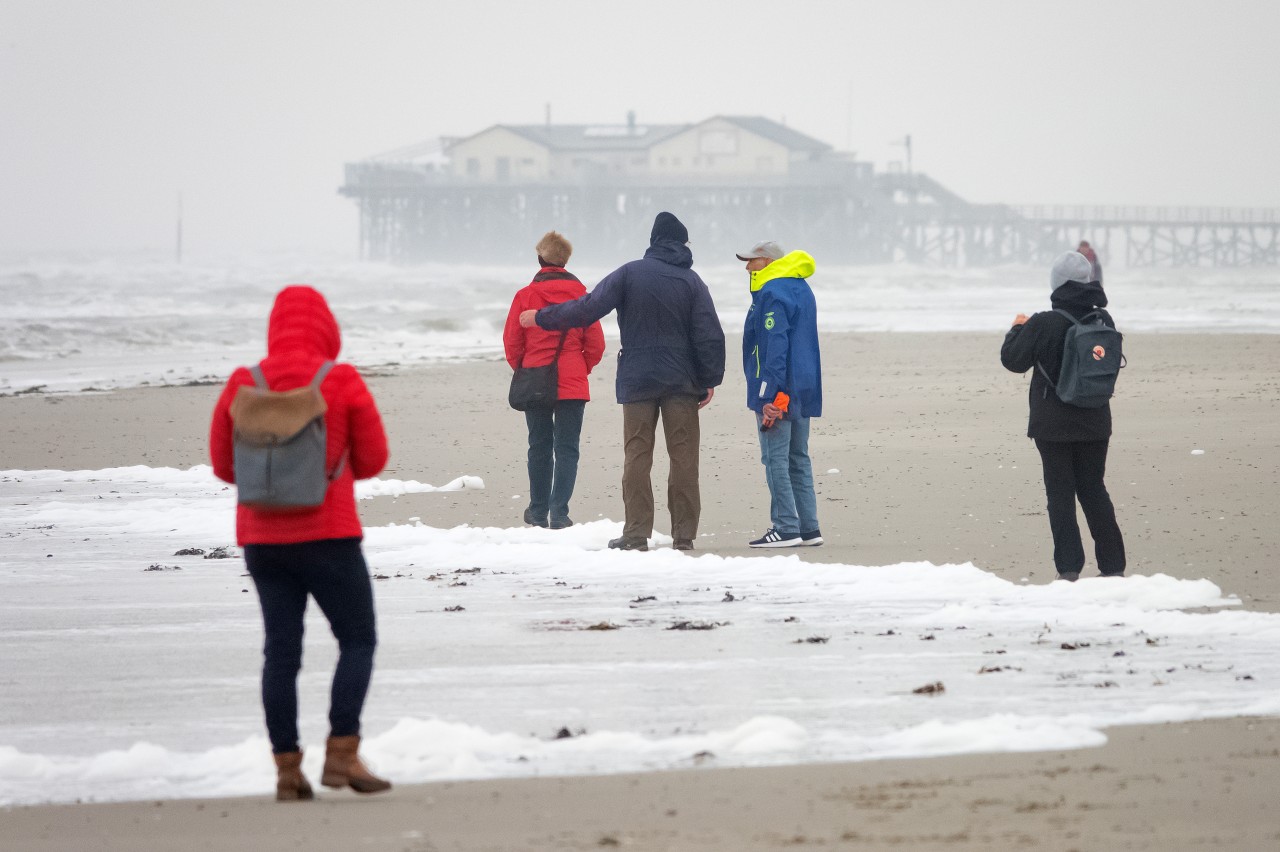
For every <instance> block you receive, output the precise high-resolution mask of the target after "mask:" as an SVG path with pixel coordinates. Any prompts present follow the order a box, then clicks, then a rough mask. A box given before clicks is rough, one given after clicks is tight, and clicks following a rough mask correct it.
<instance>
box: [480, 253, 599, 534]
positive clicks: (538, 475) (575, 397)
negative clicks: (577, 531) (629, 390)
mask: <svg viewBox="0 0 1280 852" xmlns="http://www.w3.org/2000/svg"><path fill="white" fill-rule="evenodd" d="M536 248H537V251H538V264H539V265H540V266H541V267H542V268H541V269H540V270H538V274H537V275H535V276H533V281H532V282H531V283H530V284H529V285H528V286H527V287H523V288H521V289H520V290H519V291H517V292H516V295H515V298H514V299H512V301H511V310H510V311H509V312H508V313H507V324H506V326H505V328H503V330H502V345H503V348H504V349H505V350H506V354H507V363H508V364H510V365H511V369H512V370H516V369H519V368H520V367H540V366H543V365H546V364H550V363H551V361H552V360H553V359H554V358H555V357H556V347H558V346H560V332H558V331H545V330H543V329H541V328H538V327H536V326H535V327H533V328H523V327H521V325H520V312H521V311H526V310H536V309H538V308H545V307H546V306H547V305H558V304H560V303H561V302H570V301H573V300H574V299H576V298H578V297H579V296H581V295H583V294H584V293H586V292H587V288H586V287H584V286H583V285H582V282H581V281H579V280H578V279H577V278H576V277H575V276H573V275H572V274H571V273H569V272H566V271H565V268H564V267H565V264H566V263H568V262H569V257H570V256H571V255H572V254H573V246H571V245H570V244H569V241H568V240H566V239H565V238H564V237H563V236H561V235H560V234H558V233H556V232H555V231H548V232H547V233H546V234H545V235H543V237H542V239H541V240H539V241H538V245H537V246H536ZM603 356H604V331H603V330H602V329H601V328H600V323H599V322H595V323H592V324H591V325H589V326H587V327H586V328H575V329H570V330H569V331H568V332H567V334H566V335H565V338H564V346H563V348H561V350H560V359H559V362H558V365H559V366H558V370H559V376H560V384H559V392H560V393H559V401H557V402H556V405H555V407H554V408H551V409H545V408H544V409H537V410H529V411H526V412H525V413H524V418H525V424H526V425H527V426H528V428H529V507H528V508H527V509H525V510H524V522H525V523H526V524H530V525H532V526H536V527H545V526H550V527H551V529H553V530H559V529H564V528H565V527H571V526H573V521H572V520H570V519H569V498H571V497H572V496H573V486H574V483H575V482H577V479H578V440H579V438H580V437H581V435H582V415H583V412H584V411H585V409H586V404H587V401H588V400H590V399H591V392H590V389H589V388H588V387H587V376H588V374H590V372H591V370H592V368H593V367H595V365H596V364H599V363H600V359H601V358H602V357H603Z"/></svg>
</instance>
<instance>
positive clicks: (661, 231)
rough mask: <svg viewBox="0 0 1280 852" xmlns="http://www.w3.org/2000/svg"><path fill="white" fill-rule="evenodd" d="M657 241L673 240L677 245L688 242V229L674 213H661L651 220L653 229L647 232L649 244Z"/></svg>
mask: <svg viewBox="0 0 1280 852" xmlns="http://www.w3.org/2000/svg"><path fill="white" fill-rule="evenodd" d="M658 240H675V241H676V242H678V243H687V242H689V229H688V228H686V227H685V226H684V222H681V221H680V220H679V219H677V218H676V217H675V214H674V213H668V212H667V211H665V210H664V211H662V212H661V213H659V214H658V215H657V216H655V217H654V219H653V229H652V230H651V231H650V232H649V244H650V245H653V244H654V243H657V242H658Z"/></svg>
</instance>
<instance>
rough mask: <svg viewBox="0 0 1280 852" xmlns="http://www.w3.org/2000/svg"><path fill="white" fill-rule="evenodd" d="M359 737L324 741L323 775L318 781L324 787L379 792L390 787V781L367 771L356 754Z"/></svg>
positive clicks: (330, 738) (353, 736)
mask: <svg viewBox="0 0 1280 852" xmlns="http://www.w3.org/2000/svg"><path fill="white" fill-rule="evenodd" d="M359 750H360V737H359V735H355V734H353V735H352V736H348V737H329V739H328V740H327V741H326V742H325V754H324V775H323V776H322V777H321V778H320V783H321V784H323V785H324V786H326V787H350V788H351V789H352V790H355V791H356V792H357V793H381V792H382V791H383V790H390V789H391V782H390V781H387V780H386V779H385V778H379V777H378V776H376V775H374V774H373V773H372V772H370V771H369V767H367V766H365V765H364V762H363V761H361V760H360V755H359V754H357V752H359Z"/></svg>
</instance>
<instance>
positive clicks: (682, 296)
mask: <svg viewBox="0 0 1280 852" xmlns="http://www.w3.org/2000/svg"><path fill="white" fill-rule="evenodd" d="M692 267H693V253H692V252H690V251H689V247H688V246H686V245H684V244H683V243H681V242H679V241H677V240H675V239H671V238H667V237H663V236H655V237H654V239H653V240H652V242H651V244H650V246H649V250H648V251H646V252H645V253H644V257H643V258H641V259H640V260H633V261H631V262H630V263H627V264H624V265H622V266H620V267H619V268H618V269H616V270H614V271H613V272H611V273H609V274H608V275H606V276H605V277H604V279H603V280H601V282H600V283H599V284H597V285H596V286H595V289H593V290H592V291H591V292H590V293H588V294H586V295H585V296H582V297H580V298H578V299H575V300H573V301H571V302H563V303H561V304H559V305H551V306H548V307H545V308H543V309H542V310H540V311H538V315H537V319H538V325H539V326H540V327H541V328H545V329H547V330H548V331H563V330H564V329H568V328H582V327H584V326H589V325H591V324H592V323H593V322H596V321H597V320H599V319H600V318H601V317H603V316H604V315H605V314H607V313H609V312H610V311H614V310H616V311H617V312H618V331H619V333H620V335H621V338H622V340H621V343H622V348H621V349H620V350H619V352H618V378H617V393H618V402H619V403H620V404H625V403H628V402H643V401H645V400H651V399H661V398H662V397H665V396H672V395H676V394H688V395H690V396H696V397H702V396H703V395H705V393H706V390H707V388H713V387H716V386H718V385H719V384H720V383H721V382H722V381H724V357H725V355H724V330H723V329H721V327H720V318H719V317H718V316H717V315H716V307H715V304H714V303H713V302H712V301H711V292H710V291H709V290H708V289H707V285H706V284H705V283H703V280H702V279H701V278H700V277H699V276H698V273H696V272H694V271H693V269H692Z"/></svg>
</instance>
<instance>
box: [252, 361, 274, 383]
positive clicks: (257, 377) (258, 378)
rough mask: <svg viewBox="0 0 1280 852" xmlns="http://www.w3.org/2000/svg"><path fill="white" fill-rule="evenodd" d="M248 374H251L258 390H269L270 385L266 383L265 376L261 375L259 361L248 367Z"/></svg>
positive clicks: (260, 363)
mask: <svg viewBox="0 0 1280 852" xmlns="http://www.w3.org/2000/svg"><path fill="white" fill-rule="evenodd" d="M249 375H251V376H253V383H254V384H255V385H257V387H258V389H259V390H271V386H270V385H268V384H267V377H266V376H264V375H262V362H261V361H259V362H258V363H256V364H254V365H253V366H252V367H250V368H249Z"/></svg>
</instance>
